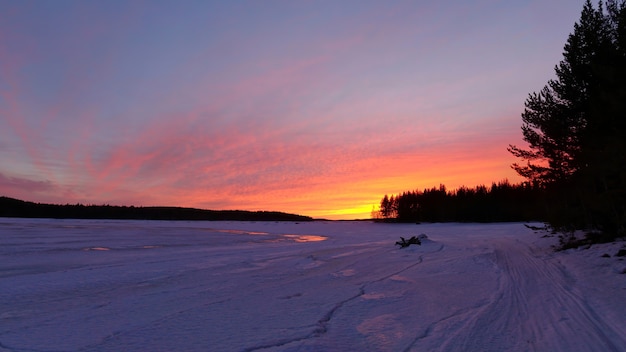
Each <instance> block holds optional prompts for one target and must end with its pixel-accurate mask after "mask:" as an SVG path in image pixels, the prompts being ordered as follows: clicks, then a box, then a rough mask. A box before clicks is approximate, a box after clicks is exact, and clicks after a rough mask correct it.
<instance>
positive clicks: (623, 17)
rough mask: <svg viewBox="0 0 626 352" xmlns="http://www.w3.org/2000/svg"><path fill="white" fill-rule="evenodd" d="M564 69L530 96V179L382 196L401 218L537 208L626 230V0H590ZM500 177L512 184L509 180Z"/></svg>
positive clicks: (502, 214)
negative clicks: (518, 182)
mask: <svg viewBox="0 0 626 352" xmlns="http://www.w3.org/2000/svg"><path fill="white" fill-rule="evenodd" d="M555 74H556V78H555V79H551V80H549V81H548V82H547V84H546V85H545V87H544V88H543V89H541V90H540V91H539V92H533V93H531V94H529V95H528V97H527V99H526V101H525V103H524V111H523V113H522V115H521V117H522V127H521V130H522V135H523V140H524V141H525V142H526V144H527V145H526V146H516V145H509V148H508V150H509V152H510V153H512V154H513V155H514V156H515V157H517V158H519V159H520V160H521V162H520V163H514V164H513V165H512V168H513V169H515V171H517V173H518V174H519V175H521V176H523V177H524V178H526V180H527V182H524V183H522V184H519V185H510V184H506V183H505V184H503V185H500V184H498V185H492V186H491V187H490V188H487V187H484V186H479V187H476V188H474V189H465V188H462V189H460V190H456V191H454V192H447V191H446V190H445V187H440V188H439V189H436V188H433V189H430V190H424V191H423V192H415V191H414V192H405V193H403V194H400V195H397V196H395V197H393V198H390V197H386V198H383V200H382V201H381V206H380V213H379V214H378V215H380V216H381V217H383V218H394V219H398V220H411V221H413V220H415V219H418V220H419V219H422V220H424V221H442V220H455V221H457V220H459V221H460V220H464V219H467V220H470V221H500V220H506V219H509V220H522V219H526V218H533V219H536V220H542V221H545V222H547V224H548V225H549V226H550V227H551V228H553V229H554V230H557V231H561V232H572V231H574V230H585V231H586V232H587V233H588V236H590V237H591V238H594V236H595V240H610V239H613V238H616V237H622V236H626V0H608V1H606V2H602V1H600V2H598V4H597V5H596V6H594V5H593V4H592V3H591V1H590V0H587V1H586V2H585V4H584V5H583V9H582V12H581V15H580V19H579V20H578V21H577V22H576V23H575V25H574V31H573V32H572V33H571V34H570V35H569V37H568V39H567V42H566V43H565V45H564V48H563V59H562V61H560V62H559V63H558V64H557V65H556V67H555ZM501 186H503V189H502V190H501V188H502V187H501Z"/></svg>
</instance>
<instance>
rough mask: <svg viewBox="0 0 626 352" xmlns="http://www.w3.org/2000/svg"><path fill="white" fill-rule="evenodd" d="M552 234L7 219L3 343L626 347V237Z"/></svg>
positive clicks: (70, 347) (106, 347)
mask: <svg viewBox="0 0 626 352" xmlns="http://www.w3.org/2000/svg"><path fill="white" fill-rule="evenodd" d="M422 233H424V234H426V235H427V236H428V239H426V240H423V241H422V245H421V246H415V245H411V246H409V247H407V248H403V249H400V248H399V246H395V245H394V243H395V241H397V240H399V237H400V236H403V237H405V238H408V237H411V236H414V235H419V234H422ZM543 235H544V233H535V232H533V231H532V230H530V229H528V228H526V227H524V226H523V224H521V223H510V224H421V225H415V224H378V223H370V222H310V223H285V222H184V221H181V222H166V221H98V220H51V219H6V218H5V219H2V218H0V351H626V274H624V271H625V270H624V269H626V261H623V260H622V259H621V258H620V257H616V256H615V253H617V252H618V250H619V249H620V248H622V247H623V244H622V243H613V244H605V245H594V246H592V248H590V249H587V250H569V251H564V252H556V253H555V252H553V251H552V249H551V248H550V245H552V244H555V242H556V239H555V238H554V237H552V238H543V237H542V236H543ZM605 253H606V254H608V255H609V256H610V257H606V256H605V257H603V256H602V255H603V254H605Z"/></svg>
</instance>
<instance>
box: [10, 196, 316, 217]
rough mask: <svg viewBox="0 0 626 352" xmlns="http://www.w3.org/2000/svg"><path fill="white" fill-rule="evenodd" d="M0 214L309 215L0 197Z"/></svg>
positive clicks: (50, 215) (128, 215)
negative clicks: (43, 201) (52, 201)
mask: <svg viewBox="0 0 626 352" xmlns="http://www.w3.org/2000/svg"><path fill="white" fill-rule="evenodd" d="M0 217H15V218H54V219H124V220H126V219H128V220H130V219H133V220H239V221H311V220H313V219H312V218H311V217H308V216H303V215H296V214H288V213H282V212H275V211H243V210H205V209H194V208H181V207H135V206H129V207H127V206H113V205H83V204H65V205H57V204H42V203H33V202H26V201H23V200H19V199H13V198H8V197H0Z"/></svg>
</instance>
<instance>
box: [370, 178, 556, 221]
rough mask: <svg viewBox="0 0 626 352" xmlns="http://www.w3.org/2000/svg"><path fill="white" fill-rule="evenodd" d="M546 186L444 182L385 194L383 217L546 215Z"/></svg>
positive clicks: (510, 217) (539, 217) (513, 217)
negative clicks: (450, 188) (450, 186)
mask: <svg viewBox="0 0 626 352" xmlns="http://www.w3.org/2000/svg"><path fill="white" fill-rule="evenodd" d="M544 203H545V199H544V192H543V189H542V188H540V187H538V186H533V185H532V184H530V183H522V184H517V185H513V184H511V183H510V182H509V181H507V180H503V181H500V182H498V183H493V184H492V185H491V187H486V186H484V185H481V186H477V187H475V188H468V187H461V188H459V189H457V190H454V191H448V190H447V189H446V187H445V186H444V185H440V186H439V187H433V188H430V189H424V190H423V191H408V192H404V193H401V194H398V195H396V196H391V197H389V196H388V195H385V197H383V199H382V200H381V203H380V210H379V212H380V217H381V218H382V219H385V220H386V221H390V220H394V221H400V222H422V221H425V222H448V221H459V222H498V221H531V220H542V219H544V218H545V217H546V208H545V207H544V206H543V204H544Z"/></svg>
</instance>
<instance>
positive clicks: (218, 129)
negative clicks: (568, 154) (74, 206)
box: [0, 0, 584, 220]
mask: <svg viewBox="0 0 626 352" xmlns="http://www.w3.org/2000/svg"><path fill="white" fill-rule="evenodd" d="M583 1H584V0H577V1H573V2H572V1H569V0H555V1H554V2H550V4H548V5H547V4H543V3H542V4H541V5H538V3H535V2H530V3H526V2H524V3H502V4H498V5H497V6H485V5H484V4H478V3H476V4H474V3H472V4H467V3H463V6H456V5H455V4H447V3H443V2H441V3H434V2H433V3H426V2H406V3H404V2H368V3H363V2H356V1H352V0H345V1H340V2H329V3H322V2H297V3H291V2H277V3H271V4H265V3H262V4H259V3H257V2H254V1H250V2H247V1H243V2H241V3H239V2H237V3H232V2H227V1H226V2H210V1H207V2H185V4H184V5H181V6H173V4H171V3H168V2H162V3H161V2H159V3H154V4H151V5H150V6H145V4H140V3H128V2H82V1H73V0H68V1H65V2H63V4H58V3H46V4H42V3H38V2H35V3H23V2H0V33H2V35H1V36H2V40H0V111H1V112H2V113H1V114H0V195H5V196H8V197H13V198H18V199H23V200H27V201H34V202H40V203H54V204H67V203H82V204H111V205H127V206H130V205H134V206H183V207H194V208H202V209H214V210H227V209H228V210H234V209H239V210H250V211H257V210H266V211H282V212H287V213H295V214H300V215H307V216H311V217H314V218H328V219H337V220H339V219H362V218H369V217H370V216H371V211H372V207H375V206H377V205H378V203H379V202H380V199H381V198H382V197H383V196H384V195H385V194H398V193H401V192H404V191H411V190H416V189H419V190H421V189H424V188H431V187H438V186H439V184H444V185H446V187H448V189H455V188H458V187H460V186H467V187H473V186H476V185H480V184H485V185H489V184H491V183H492V182H498V181H500V180H502V179H508V180H510V181H511V182H518V181H519V180H520V178H519V176H517V175H516V174H515V172H514V171H513V170H511V168H510V164H512V163H513V162H515V158H513V157H512V156H511V155H510V154H508V153H507V151H506V147H507V146H508V144H518V145H519V144H522V143H521V137H522V136H521V132H520V125H521V120H520V113H521V112H522V110H523V103H524V99H525V97H526V96H527V94H528V93H529V92H532V91H536V90H538V89H540V88H541V87H543V86H544V85H545V82H546V81H547V80H548V79H550V78H551V77H552V76H553V74H554V72H553V66H554V64H555V63H557V62H558V61H559V60H560V58H561V49H562V46H563V43H565V40H566V38H567V35H568V33H569V31H570V30H571V25H572V24H573V23H574V22H575V21H576V19H577V18H578V15H579V13H580V12H579V11H580V9H581V8H582V2H583ZM577 2H579V3H577ZM260 8H265V9H267V11H259V9H260ZM84 18H89V19H90V21H84V20H82V19H84ZM458 19H463V20H462V21H458ZM442 24H445V25H442ZM494 28H498V31H494V30H493V29H494ZM199 33H201V35H199ZM522 54H523V55H522Z"/></svg>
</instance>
